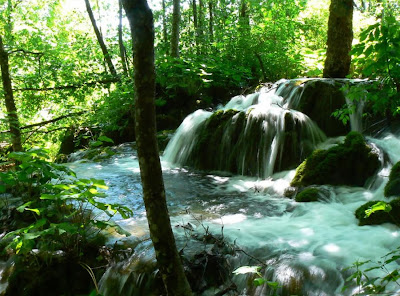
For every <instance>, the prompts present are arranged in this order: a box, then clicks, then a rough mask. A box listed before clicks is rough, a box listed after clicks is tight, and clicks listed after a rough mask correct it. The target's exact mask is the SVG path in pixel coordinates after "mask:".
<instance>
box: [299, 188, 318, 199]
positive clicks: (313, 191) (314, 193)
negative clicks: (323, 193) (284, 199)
mask: <svg viewBox="0 0 400 296" xmlns="http://www.w3.org/2000/svg"><path fill="white" fill-rule="evenodd" d="M319 195H320V192H319V190H318V188H314V187H309V188H306V189H304V190H303V191H300V192H299V193H298V194H297V195H296V198H295V199H296V201H297V202H310V201H318V199H319Z"/></svg>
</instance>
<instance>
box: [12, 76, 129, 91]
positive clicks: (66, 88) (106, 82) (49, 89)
mask: <svg viewBox="0 0 400 296" xmlns="http://www.w3.org/2000/svg"><path fill="white" fill-rule="evenodd" d="M120 81H121V79H120V78H119V77H113V78H108V79H103V80H97V81H91V82H83V83H81V84H71V85H62V86H54V87H42V88H36V87H25V88H17V89H14V91H15V92H21V91H54V90H68V89H78V88H81V87H85V86H94V85H96V84H109V83H113V82H120Z"/></svg>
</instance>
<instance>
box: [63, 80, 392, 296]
mask: <svg viewBox="0 0 400 296" xmlns="http://www.w3.org/2000/svg"><path fill="white" fill-rule="evenodd" d="M281 91H282V90H281ZM285 91H286V92H287V93H290V94H291V95H293V94H296V93H298V90H296V89H295V88H292V89H285ZM257 100H259V95H250V96H247V97H243V96H241V97H235V98H233V99H232V101H231V102H230V103H228V105H227V106H225V107H221V108H222V109H223V108H226V109H230V108H233V107H234V108H241V109H242V110H246V109H247V108H249V107H250V106H252V105H254V103H255V102H256V101H257ZM266 101H267V102H266ZM280 103H283V102H282V101H281V98H279V96H277V95H273V96H265V97H264V100H261V104H264V106H265V105H269V106H270V105H271V104H278V105H279V104H280ZM280 109H281V110H282V108H280ZM252 112H253V111H252ZM285 112H286V111H285ZM210 116H211V113H209V112H206V111H196V112H195V113H194V114H192V115H190V116H189V117H188V118H186V119H185V121H184V123H183V124H182V125H181V127H180V128H179V129H178V131H177V133H176V134H177V135H179V134H180V133H184V134H185V135H187V137H179V136H175V137H174V138H173V139H172V140H171V142H170V144H169V146H168V147H167V149H166V152H165V154H164V156H162V157H161V160H162V168H163V175H164V182H165V188H166V194H167V204H168V207H169V211H170V216H171V222H172V225H173V229H174V232H175V235H176V237H177V241H178V245H179V246H180V247H182V246H183V245H184V244H185V241H186V236H185V232H184V230H183V229H182V227H175V226H177V225H189V224H190V225H191V227H193V228H194V229H195V231H198V232H199V233H202V232H203V231H204V230H203V229H204V228H203V226H205V227H208V228H209V230H210V231H211V232H212V233H215V234H220V233H222V232H223V235H224V237H225V239H226V240H228V241H230V242H232V243H233V242H235V243H236V244H237V245H238V246H240V248H242V249H243V250H245V251H246V253H248V254H251V256H253V257H256V258H258V260H261V261H262V262H264V263H266V264H267V265H268V267H267V268H266V270H265V274H264V276H265V277H266V278H267V279H268V280H272V281H277V282H279V283H280V284H281V285H282V286H284V288H282V289H280V290H279V291H278V293H279V295H292V294H295V293H297V294H298V295H299V294H301V295H352V294H353V293H355V292H357V291H358V290H357V287H351V288H349V289H347V290H345V291H342V288H343V286H344V283H345V279H346V278H347V277H348V276H349V275H350V274H351V271H349V270H346V269H345V268H346V267H349V266H351V265H352V264H353V263H354V262H355V261H365V260H379V259H380V258H381V256H384V255H385V254H387V253H388V252H390V251H392V250H393V249H394V248H395V247H397V246H398V245H400V229H399V228H398V227H396V226H395V225H392V224H383V225H379V226H362V227H361V226H358V220H357V219H356V218H355V216H354V211H355V210H356V209H357V208H358V207H359V206H361V205H362V204H364V203H365V202H367V201H370V200H384V199H385V197H384V195H383V188H384V185H385V184H386V182H387V179H388V174H389V172H390V169H391V167H392V165H393V164H394V163H395V162H397V161H399V160H400V153H399V151H400V134H398V135H395V134H390V133H386V134H384V135H380V137H379V138H371V137H369V138H368V140H369V141H370V143H373V145H375V146H376V147H378V148H379V149H380V151H381V158H382V163H384V165H383V166H382V169H381V170H380V171H379V172H378V173H377V175H376V176H375V177H374V178H373V180H370V182H369V183H368V184H367V186H366V187H347V186H322V187H323V189H324V190H325V192H326V193H327V194H326V197H325V199H324V200H323V201H320V202H310V203H298V202H295V201H294V200H292V199H289V198H286V197H284V196H283V194H284V191H285V189H286V188H287V187H289V184H290V181H291V179H292V178H293V176H294V174H295V170H287V171H282V172H275V173H273V172H272V171H269V173H268V174H267V176H266V177H263V178H260V177H248V176H241V175H235V174H230V173H223V172H217V171H215V172H204V171H197V170H194V169H189V168H185V167H183V168H182V167H180V166H179V165H176V164H173V163H171V159H175V160H177V159H178V160H179V161H177V162H178V163H179V162H180V161H182V159H183V158H185V157H187V154H186V153H187V151H188V150H190V149H191V145H192V144H193V141H194V139H193V137H191V134H195V132H194V131H195V130H196V128H198V126H199V124H200V123H201V122H203V121H204V120H206V119H207V118H208V117H210ZM299 116H301V114H299ZM194 119H195V120H194ZM185 122H186V123H185ZM357 126H358V125H357ZM339 140H340V139H339ZM321 141H322V143H321ZM337 141H338V139H327V140H326V141H324V139H320V140H319V142H320V143H319V145H320V146H319V147H321V146H322V147H329V146H331V145H334V143H335V142H337ZM315 145H317V143H315ZM185 149H186V150H185ZM118 151H119V152H118V153H117V154H116V155H115V156H113V157H112V158H111V159H109V160H106V161H103V162H98V163H95V162H86V161H85V162H83V161H75V162H72V163H70V164H69V166H70V167H71V168H72V169H73V170H74V171H75V172H76V173H77V175H78V176H79V177H82V178H98V179H104V180H105V181H106V183H107V185H108V186H109V189H108V190H107V191H106V194H107V201H109V202H114V203H120V204H123V205H125V206H128V207H130V208H131V209H132V210H133V212H134V215H133V217H132V218H129V219H125V220H124V219H122V218H121V217H115V220H116V221H117V222H118V223H119V224H120V225H121V226H122V227H123V228H124V229H126V230H127V231H129V232H130V233H132V236H133V238H134V239H137V241H138V242H139V241H144V242H145V243H144V244H142V245H140V244H139V247H138V248H139V251H138V252H136V254H137V255H135V256H145V257H148V258H152V259H153V260H154V254H153V250H152V248H151V246H149V244H148V232H149V231H148V226H147V221H146V217H145V209H144V205H143V201H142V188H141V184H140V175H139V165H138V160H137V156H136V151H135V150H134V149H133V148H132V147H131V145H130V144H124V145H121V146H120V147H119V149H118ZM384 159H385V161H384ZM270 161H274V160H270ZM173 162H174V161H173ZM175 162H176V161H175ZM188 223H189V224H188ZM121 239H122V238H121V237H119V236H117V235H116V236H115V237H114V238H113V239H112V241H111V243H114V242H116V241H119V240H121ZM130 260H133V259H132V258H131V259H130ZM230 261H231V262H230V263H231V265H232V268H237V267H240V266H243V265H256V264H257V262H255V261H254V260H252V259H251V258H250V257H249V256H246V255H245V254H238V255H237V256H235V257H233V258H231V259H230ZM378 272H379V271H378ZM110 273H112V271H110V272H107V273H106V275H105V277H108V276H110ZM114 276H115V275H114ZM119 277H120V281H121V282H124V284H126V281H127V276H126V275H120V276H119ZM232 280H233V282H234V283H235V284H236V285H237V286H238V287H239V290H240V291H241V293H242V294H241V295H269V294H268V293H269V292H266V290H265V289H266V287H265V286H261V287H257V288H254V287H249V286H248V285H247V276H246V275H237V276H236V275H235V276H233V277H232ZM100 284H101V286H102V287H101V291H102V292H103V294H104V295H105V296H108V295H118V293H117V294H116V292H115V291H114V292H111V291H110V289H111V288H109V287H107V281H106V279H104V278H103V279H102V280H101V281H100ZM132 284H133V283H132ZM207 293H211V294H207ZM124 295H125V294H124ZM130 295H140V293H138V292H136V293H135V292H132V293H131V294H130ZM204 295H213V294H212V291H211V292H210V291H208V292H205V293H204ZM128 296H129V295H128Z"/></svg>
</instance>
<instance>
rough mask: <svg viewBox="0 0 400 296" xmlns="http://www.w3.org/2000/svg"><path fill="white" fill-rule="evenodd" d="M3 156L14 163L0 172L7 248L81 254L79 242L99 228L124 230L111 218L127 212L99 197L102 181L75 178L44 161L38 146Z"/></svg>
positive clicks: (90, 237) (45, 156) (93, 235)
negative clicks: (10, 196)
mask: <svg viewBox="0 0 400 296" xmlns="http://www.w3.org/2000/svg"><path fill="white" fill-rule="evenodd" d="M8 158H9V159H10V160H11V161H15V162H16V163H17V164H18V165H17V166H16V168H15V170H9V171H7V172H3V173H0V180H1V181H0V193H10V194H11V195H12V196H13V198H9V197H8V198H6V197H1V199H3V200H2V202H3V205H2V209H1V210H2V211H3V214H4V213H6V215H3V216H8V220H10V218H11V220H12V221H9V222H10V223H6V225H7V226H6V227H5V228H6V229H4V230H5V233H6V235H5V236H4V237H3V238H2V239H1V241H0V243H1V245H3V246H4V245H6V250H7V252H9V253H14V254H16V255H26V254H30V253H32V251H33V250H35V252H39V253H48V254H51V253H52V252H55V251H59V250H61V251H64V252H70V253H71V252H72V253H74V254H76V255H77V256H78V257H82V256H83V255H84V254H83V253H82V249H83V246H84V245H85V244H87V243H88V242H90V241H93V240H96V239H97V238H98V237H99V234H100V232H101V231H102V230H105V229H109V228H112V229H114V230H115V231H117V232H118V233H120V234H124V235H129V233H126V232H125V231H124V230H123V229H122V228H120V227H119V226H118V225H117V224H115V222H113V221H111V217H113V216H114V215H115V214H117V213H118V214H120V215H121V216H122V217H123V218H128V217H129V216H130V215H131V214H132V211H131V210H130V209H129V208H127V207H124V206H121V205H117V204H109V203H105V202H103V201H101V198H103V197H104V196H105V194H104V192H102V190H105V189H107V188H108V187H107V186H106V184H105V182H104V181H103V180H97V179H79V178H77V177H76V174H75V173H74V172H73V171H72V170H71V169H69V168H68V167H66V166H63V165H59V164H55V163H52V162H49V161H48V154H47V152H46V151H45V150H43V149H32V150H29V151H28V152H17V153H10V154H9V155H8ZM0 196H1V195H0ZM7 199H10V201H9V202H8V200H7ZM11 200H13V201H14V204H12V202H11ZM15 200H16V202H15ZM10 216H11V217H10ZM104 217H106V219H104ZM6 219H7V218H6Z"/></svg>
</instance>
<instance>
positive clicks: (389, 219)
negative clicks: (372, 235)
mask: <svg viewBox="0 0 400 296" xmlns="http://www.w3.org/2000/svg"><path fill="white" fill-rule="evenodd" d="M377 203H384V204H386V205H390V207H391V210H390V211H388V212H386V211H384V210H380V211H375V212H373V213H372V214H371V215H369V216H367V215H366V213H365V211H367V210H368V209H370V208H371V207H372V206H374V205H375V204H377ZM355 216H356V218H357V219H358V220H359V225H360V226H362V225H379V224H382V223H393V224H397V225H400V198H397V199H394V200H392V201H391V202H389V203H387V202H384V201H379V200H372V201H369V202H367V203H365V204H363V205H362V206H361V207H359V208H358V209H357V210H356V212H355Z"/></svg>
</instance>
